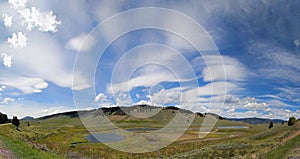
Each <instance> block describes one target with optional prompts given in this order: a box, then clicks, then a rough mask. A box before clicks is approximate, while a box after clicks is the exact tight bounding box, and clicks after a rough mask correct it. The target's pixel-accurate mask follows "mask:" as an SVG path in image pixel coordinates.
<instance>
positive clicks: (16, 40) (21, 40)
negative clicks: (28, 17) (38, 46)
mask: <svg viewBox="0 0 300 159" xmlns="http://www.w3.org/2000/svg"><path fill="white" fill-rule="evenodd" d="M7 42H8V43H10V46H11V47H13V48H18V47H20V48H24V47H26V46H27V37H26V35H25V34H23V33H22V32H18V33H17V34H16V33H13V34H12V37H11V38H8V39H7Z"/></svg>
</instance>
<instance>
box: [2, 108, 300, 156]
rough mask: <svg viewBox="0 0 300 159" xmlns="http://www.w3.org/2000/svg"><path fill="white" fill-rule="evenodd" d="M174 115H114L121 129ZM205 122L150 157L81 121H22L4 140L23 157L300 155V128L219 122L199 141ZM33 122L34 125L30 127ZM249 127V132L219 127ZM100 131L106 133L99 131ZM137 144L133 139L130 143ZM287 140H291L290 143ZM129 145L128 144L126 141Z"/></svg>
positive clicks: (7, 129) (5, 129)
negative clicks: (97, 136) (108, 140)
mask: <svg viewBox="0 0 300 159" xmlns="http://www.w3.org/2000/svg"><path fill="white" fill-rule="evenodd" d="M172 114H173V113H171V111H167V112H164V118H160V117H162V116H163V115H162V114H158V115H157V116H154V117H152V118H149V119H138V118H132V117H129V116H127V115H109V116H108V118H109V119H110V120H111V121H113V122H114V124H116V125H117V126H118V127H120V128H124V129H134V128H141V127H148V128H155V129H158V128H160V127H163V126H164V125H165V124H166V123H167V122H168V120H170V119H172V116H173V115H172ZM202 121H203V117H200V116H196V118H195V119H194V121H193V122H192V124H191V126H190V128H189V129H188V130H187V131H186V132H185V133H184V134H183V135H182V136H181V137H180V138H179V139H178V140H176V141H175V142H173V143H172V144H170V145H169V146H167V147H164V148H162V149H160V150H157V151H153V152H147V153H126V152H121V151H118V150H115V149H112V148H110V147H108V146H106V145H105V144H103V143H100V142H95V143H93V142H90V141H88V140H87V139H86V137H87V136H88V135H89V132H88V130H87V129H86V128H85V126H84V125H83V124H82V122H81V120H80V118H78V117H69V116H64V115H59V116H54V117H51V118H47V119H42V120H38V119H36V120H32V121H22V122H21V125H20V127H19V131H18V130H16V128H15V127H14V126H13V125H11V124H4V125H1V126H0V140H1V141H3V142H4V144H5V145H7V147H9V148H10V149H11V150H12V151H13V153H14V155H15V156H16V157H18V158H24V159H27V158H51V159H52V158H92V159H94V158H116V159H117V158H287V157H288V156H291V155H294V156H297V155H298V156H299V148H300V144H299V142H300V136H299V135H298V136H297V135H296V136H295V137H291V136H292V135H294V134H295V133H297V132H299V127H298V126H287V124H286V123H285V124H284V125H282V124H281V123H280V124H277V123H275V124H274V127H273V128H272V129H269V128H268V124H258V125H250V124H246V123H243V122H234V121H228V120H218V122H217V123H216V126H215V127H214V129H213V130H212V131H211V132H210V133H209V134H208V135H207V136H206V137H205V138H199V129H200V126H201V123H202ZM28 122H29V125H28ZM219 126H244V128H218V127H219ZM98 131H101V129H99V130H98ZM133 140H134V139H128V142H131V141H133ZM285 140H286V141H285ZM126 141H127V140H126Z"/></svg>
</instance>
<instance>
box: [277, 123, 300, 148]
mask: <svg viewBox="0 0 300 159" xmlns="http://www.w3.org/2000/svg"><path fill="white" fill-rule="evenodd" d="M296 127H297V132H295V133H294V134H292V135H290V136H288V137H286V138H284V139H283V140H282V141H281V142H279V143H278V145H282V144H284V143H286V142H287V141H289V140H291V139H292V138H294V137H296V136H297V135H299V134H300V123H298V124H297V125H296Z"/></svg>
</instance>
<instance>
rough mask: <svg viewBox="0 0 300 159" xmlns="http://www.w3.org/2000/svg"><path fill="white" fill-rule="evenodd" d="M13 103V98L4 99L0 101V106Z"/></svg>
mask: <svg viewBox="0 0 300 159" xmlns="http://www.w3.org/2000/svg"><path fill="white" fill-rule="evenodd" d="M14 101H15V98H10V97H5V98H4V99H2V101H1V100H0V104H5V105H7V104H9V103H12V102H14Z"/></svg>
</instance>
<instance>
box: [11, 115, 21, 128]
mask: <svg viewBox="0 0 300 159" xmlns="http://www.w3.org/2000/svg"><path fill="white" fill-rule="evenodd" d="M11 123H12V124H13V125H14V126H16V127H17V129H18V128H19V126H20V121H19V119H18V118H17V117H16V116H14V117H13V119H12V121H11Z"/></svg>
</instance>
